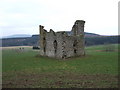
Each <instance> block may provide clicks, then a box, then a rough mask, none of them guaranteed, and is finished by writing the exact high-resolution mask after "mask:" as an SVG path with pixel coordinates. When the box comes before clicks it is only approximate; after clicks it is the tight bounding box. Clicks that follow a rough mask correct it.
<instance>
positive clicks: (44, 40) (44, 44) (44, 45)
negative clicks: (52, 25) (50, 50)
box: [43, 37, 46, 52]
mask: <svg viewBox="0 0 120 90" xmlns="http://www.w3.org/2000/svg"><path fill="white" fill-rule="evenodd" d="M43 50H44V52H46V39H45V37H44V38H43Z"/></svg>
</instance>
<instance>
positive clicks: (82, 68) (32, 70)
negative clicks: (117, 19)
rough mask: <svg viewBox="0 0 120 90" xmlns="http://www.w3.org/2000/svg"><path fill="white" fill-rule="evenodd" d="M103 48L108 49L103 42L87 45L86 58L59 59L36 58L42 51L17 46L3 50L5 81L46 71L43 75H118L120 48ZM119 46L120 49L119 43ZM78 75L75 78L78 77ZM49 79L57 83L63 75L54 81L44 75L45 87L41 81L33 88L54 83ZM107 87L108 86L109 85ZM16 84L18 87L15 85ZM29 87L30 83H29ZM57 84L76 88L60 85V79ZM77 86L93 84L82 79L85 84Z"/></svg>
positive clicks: (66, 85) (65, 85)
mask: <svg viewBox="0 0 120 90" xmlns="http://www.w3.org/2000/svg"><path fill="white" fill-rule="evenodd" d="M103 49H104V46H103V45H100V46H91V47H86V48H85V50H86V56H85V57H76V58H71V59H67V60H56V59H51V58H47V57H36V55H37V54H39V51H33V50H32V49H31V48H25V51H20V52H17V51H15V50H13V49H8V50H3V52H2V53H3V54H2V63H3V64H2V71H3V81H4V80H5V82H6V81H7V80H8V81H9V80H10V79H9V78H11V79H15V78H14V77H15V76H16V77H17V76H19V75H20V74H22V75H24V76H25V74H26V75H28V74H43V76H44V75H45V76H46V75H51V76H54V75H58V76H64V75H65V76H64V77H66V75H68V74H73V76H75V77H76V76H77V75H97V74H98V75H118V51H115V52H105V51H100V50H103ZM115 49H116V50H117V45H115ZM53 74H54V75H53ZM43 76H42V77H43ZM36 77H37V76H36ZM71 77H72V76H71ZM75 77H73V78H74V79H76V78H75ZM53 78H54V77H53ZM47 79H48V80H49V83H53V82H54V81H58V80H59V79H60V78H58V77H56V78H55V80H54V79H50V78H46V79H45V77H44V80H43V79H41V82H44V84H42V86H39V85H41V84H40V83H41V82H39V84H38V83H36V85H32V87H49V86H51V85H47V84H45V83H47V82H48V80H47ZM53 80H54V81H53ZM60 80H61V79H60ZM62 80H63V82H64V83H67V81H69V82H70V80H67V81H66V79H65V80H64V78H63V79H62ZM73 82H74V81H73ZM75 83H78V81H76V80H75ZM91 83H92V82H91ZM99 83H101V84H104V83H102V81H101V82H98V84H99ZM88 84H89V83H88ZM113 84H114V83H113ZM53 85H54V84H53ZM72 85H73V84H72ZM76 85H78V84H76ZM109 85H111V83H109ZM96 86H97V85H96ZM103 86H104V87H105V86H106V85H103ZM10 87H12V86H10ZM13 87H15V86H14V85H13ZM26 87H30V86H29V85H28V86H26ZM53 87H72V86H71V85H70V84H69V85H68V84H63V85H62V86H60V82H59V83H58V85H56V83H55V86H53ZM73 87H75V85H73ZM76 87H90V86H85V84H83V83H82V82H81V86H79V85H78V86H76ZM94 87H95V86H94ZM101 87H102V86H101ZM106 87H108V86H106ZM113 87H114V85H113Z"/></svg>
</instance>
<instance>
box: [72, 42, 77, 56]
mask: <svg viewBox="0 0 120 90" xmlns="http://www.w3.org/2000/svg"><path fill="white" fill-rule="evenodd" d="M77 44H78V42H77V40H75V41H74V43H73V49H74V53H75V54H76V53H77Z"/></svg>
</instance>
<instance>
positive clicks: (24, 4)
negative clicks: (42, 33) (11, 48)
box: [0, 0, 118, 35]
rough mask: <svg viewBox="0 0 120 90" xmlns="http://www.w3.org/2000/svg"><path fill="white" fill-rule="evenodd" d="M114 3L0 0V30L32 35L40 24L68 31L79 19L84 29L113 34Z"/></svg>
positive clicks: (112, 0)
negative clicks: (82, 21) (83, 22)
mask: <svg viewBox="0 0 120 90" xmlns="http://www.w3.org/2000/svg"><path fill="white" fill-rule="evenodd" d="M117 5H118V1H117V0H116V1H115V0H1V1H0V11H1V12H0V16H1V17H0V30H2V31H3V32H4V35H9V34H12V33H13V34H15V33H16V34H17V33H31V34H35V33H39V29H38V26H39V24H41V25H44V26H45V28H46V29H47V30H49V29H50V28H51V29H53V30H55V31H61V30H62V31H68V30H71V28H72V25H73V24H74V22H75V20H77V19H82V20H85V21H86V23H85V31H86V32H93V33H98V34H103V35H104V34H106V35H107V34H109V35H110V34H117V32H118V29H117V27H118V26H117V19H118V18H117V17H118V12H117V11H118V10H117V9H118V7H117ZM8 30H9V32H8ZM6 32H7V33H6Z"/></svg>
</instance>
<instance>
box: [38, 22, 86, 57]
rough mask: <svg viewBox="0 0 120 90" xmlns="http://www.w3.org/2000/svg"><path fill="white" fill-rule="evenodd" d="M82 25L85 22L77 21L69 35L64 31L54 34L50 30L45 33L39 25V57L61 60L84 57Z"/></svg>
mask: <svg viewBox="0 0 120 90" xmlns="http://www.w3.org/2000/svg"><path fill="white" fill-rule="evenodd" d="M84 23H85V21H82V20H77V21H76V22H75V24H74V25H73V27H72V30H71V35H68V34H67V33H66V32H65V31H63V32H54V31H53V30H52V29H50V31H49V32H47V31H46V30H45V29H44V27H43V26H41V25H40V26H39V28H40V55H43V56H48V57H54V58H63V59H64V58H68V57H73V56H83V55H85V51H84Z"/></svg>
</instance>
